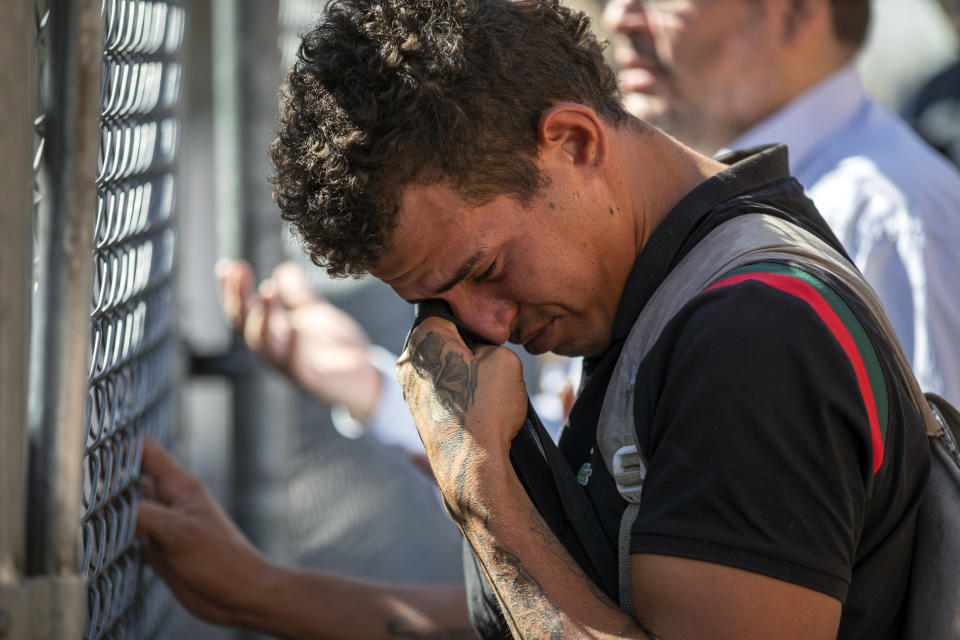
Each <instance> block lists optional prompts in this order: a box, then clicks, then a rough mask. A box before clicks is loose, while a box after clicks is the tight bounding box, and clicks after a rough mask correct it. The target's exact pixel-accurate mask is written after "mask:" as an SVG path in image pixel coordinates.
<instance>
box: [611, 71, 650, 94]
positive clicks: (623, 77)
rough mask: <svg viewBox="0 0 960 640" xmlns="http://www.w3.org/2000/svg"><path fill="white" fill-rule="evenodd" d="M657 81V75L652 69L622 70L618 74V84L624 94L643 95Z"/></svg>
mask: <svg viewBox="0 0 960 640" xmlns="http://www.w3.org/2000/svg"><path fill="white" fill-rule="evenodd" d="M656 81H657V74H656V71H654V70H653V69H652V68H645V67H637V68H633V69H621V70H620V72H619V73H618V74H617V84H619V85H620V90H621V91H623V92H624V93H643V92H644V91H646V90H647V89H649V88H650V87H652V86H653V85H654V83H656Z"/></svg>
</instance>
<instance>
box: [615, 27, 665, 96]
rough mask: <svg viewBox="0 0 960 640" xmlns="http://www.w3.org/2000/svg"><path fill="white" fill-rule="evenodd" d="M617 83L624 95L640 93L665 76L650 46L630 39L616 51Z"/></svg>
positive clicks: (639, 40) (641, 41) (642, 40)
mask: <svg viewBox="0 0 960 640" xmlns="http://www.w3.org/2000/svg"><path fill="white" fill-rule="evenodd" d="M616 59H617V66H618V67H619V71H618V73H617V82H618V83H619V85H620V88H621V90H623V91H624V92H626V93H631V92H642V91H643V90H645V89H647V88H648V87H650V86H651V85H652V84H654V83H655V82H656V81H657V80H658V79H660V78H661V77H663V76H664V75H665V72H666V70H665V69H664V67H663V64H661V62H660V59H659V58H658V57H657V52H656V50H655V49H654V48H653V46H652V44H651V43H649V42H647V41H646V40H644V39H642V38H640V39H638V38H631V39H630V41H629V44H627V43H624V44H623V46H621V47H620V48H619V49H618V50H617V51H616Z"/></svg>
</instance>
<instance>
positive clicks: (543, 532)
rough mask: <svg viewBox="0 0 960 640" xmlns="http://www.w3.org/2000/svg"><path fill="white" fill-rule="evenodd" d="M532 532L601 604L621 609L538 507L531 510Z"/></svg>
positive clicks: (609, 607)
mask: <svg viewBox="0 0 960 640" xmlns="http://www.w3.org/2000/svg"><path fill="white" fill-rule="evenodd" d="M529 515H530V532H531V533H533V534H535V535H536V536H537V537H538V538H539V539H540V541H541V542H542V543H543V548H544V549H546V550H547V551H549V552H550V554H551V555H553V557H555V558H556V559H557V560H559V561H560V562H562V563H563V565H564V566H565V567H566V568H567V570H568V571H570V573H572V574H573V575H574V576H576V577H577V578H578V579H580V580H582V581H583V582H584V584H586V586H587V588H588V589H589V590H590V593H591V594H592V595H593V597H594V598H596V599H597V601H599V602H600V603H601V604H603V605H604V606H605V607H607V608H608V609H613V610H614V611H620V610H621V609H620V607H618V606H617V605H616V604H615V603H614V602H613V601H612V600H611V599H610V597H609V596H607V594H606V593H604V592H603V590H601V589H600V587H598V586H597V585H596V584H595V583H594V581H593V580H592V579H591V578H590V577H589V576H588V575H587V574H586V573H584V572H583V569H581V568H580V565H579V564H577V562H576V560H574V559H573V558H572V557H571V556H570V554H569V553H567V550H566V549H564V548H563V545H562V544H560V541H559V540H557V537H556V536H555V535H554V534H553V531H551V530H550V527H549V526H547V523H546V522H545V521H544V519H543V517H542V516H541V515H540V513H539V512H538V511H537V510H536V509H531V510H530V513H529Z"/></svg>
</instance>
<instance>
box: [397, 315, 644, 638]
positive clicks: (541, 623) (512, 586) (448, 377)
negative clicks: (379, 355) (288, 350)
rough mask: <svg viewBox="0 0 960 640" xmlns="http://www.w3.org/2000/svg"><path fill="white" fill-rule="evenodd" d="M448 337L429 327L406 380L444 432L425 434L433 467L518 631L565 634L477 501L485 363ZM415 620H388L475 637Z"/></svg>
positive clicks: (573, 568)
mask: <svg viewBox="0 0 960 640" xmlns="http://www.w3.org/2000/svg"><path fill="white" fill-rule="evenodd" d="M444 344H445V340H444V338H442V337H441V336H440V335H438V334H436V333H435V332H433V331H430V332H428V333H427V334H426V336H424V337H423V339H422V340H420V341H419V342H418V343H417V344H416V345H415V347H414V348H413V349H411V350H410V351H409V352H408V353H409V364H410V366H409V367H408V368H407V369H406V373H405V374H404V376H403V377H404V379H403V382H402V386H403V388H404V395H405V396H406V397H407V402H408V403H410V405H411V408H412V410H413V413H414V415H415V417H416V416H418V415H419V416H421V417H426V416H429V418H430V420H431V421H432V422H433V423H434V425H436V426H437V427H438V428H437V430H436V434H439V435H438V437H431V438H426V439H425V440H428V441H429V444H428V445H427V446H428V448H429V451H428V453H429V456H430V459H431V461H433V460H436V461H437V462H439V463H440V464H439V465H436V466H434V473H435V474H438V475H437V482H438V483H439V484H440V487H441V494H442V496H443V499H444V504H445V506H446V507H447V511H449V512H450V515H451V516H452V517H453V519H454V521H455V522H456V523H457V525H458V526H459V528H460V530H461V531H462V532H463V535H464V537H466V539H467V540H468V542H469V543H470V545H471V547H472V548H473V551H474V553H475V554H476V555H477V557H478V558H479V559H480V564H481V566H482V567H483V571H484V573H485V574H486V576H487V578H488V580H489V582H490V584H491V585H492V586H493V589H494V592H495V593H496V595H497V599H498V600H499V601H500V605H501V609H502V611H503V614H504V616H505V617H506V619H507V622H508V624H509V625H510V627H511V630H512V632H513V634H514V636H515V637H517V638H522V639H523V640H561V638H562V637H563V635H564V619H563V616H562V615H561V612H560V609H559V608H558V607H557V605H556V604H555V603H554V602H553V600H552V599H551V598H550V596H549V595H548V594H547V592H546V590H545V589H544V588H543V585H542V584H541V583H540V582H539V580H537V578H536V577H535V576H534V575H533V573H532V572H531V571H530V570H529V569H528V568H527V567H526V566H525V565H524V564H523V561H522V560H521V558H520V557H519V556H517V555H516V554H514V553H512V552H510V551H508V550H507V549H504V548H503V547H501V546H498V545H496V544H492V543H491V540H492V536H491V532H490V521H489V518H490V514H489V510H488V508H487V505H485V504H482V503H480V504H474V505H471V499H470V496H469V494H468V488H467V470H468V468H469V462H470V458H471V455H472V453H473V441H472V439H471V438H469V437H467V438H465V437H464V430H465V426H466V415H467V411H468V410H469V409H470V407H471V405H472V404H473V402H474V400H475V394H476V389H477V383H478V363H477V362H470V363H467V361H466V360H465V359H464V357H463V355H462V354H460V353H457V352H455V351H448V350H446V349H445V346H444ZM421 380H427V381H429V382H430V383H432V390H431V392H430V394H429V395H428V396H427V397H426V398H425V399H424V400H423V401H422V402H423V404H421V403H420V402H421V401H420V400H418V395H417V388H418V385H419V383H420V381H421ZM411 400H412V402H411ZM424 405H425V406H424ZM431 435H434V434H431ZM441 475H442V476H443V477H441ZM451 476H452V477H451ZM476 516H481V517H476ZM530 517H531V522H532V525H533V526H532V527H531V531H532V532H533V533H535V534H536V535H538V536H539V537H540V538H541V539H542V540H543V542H544V546H545V547H546V548H547V549H548V550H549V552H550V553H551V554H553V555H554V556H555V557H557V558H558V559H560V560H561V561H562V562H563V563H564V566H566V567H567V568H568V569H569V570H570V572H571V573H572V575H574V576H575V577H576V578H577V579H580V580H583V581H584V582H585V583H586V584H587V586H588V588H589V589H590V591H591V593H593V595H594V596H595V597H596V598H597V599H598V600H600V601H601V602H602V603H603V604H604V605H605V606H607V607H609V608H610V609H613V610H616V611H619V609H618V608H617V607H616V605H614V603H612V602H611V601H610V599H609V598H607V597H606V595H604V594H603V592H602V591H600V589H598V588H597V586H596V585H595V584H593V581H592V580H590V578H589V577H588V576H587V575H585V574H584V573H583V571H582V570H581V569H580V567H579V566H577V565H576V562H574V561H573V559H572V558H570V556H569V555H568V554H567V553H566V550H565V549H563V548H562V546H561V545H560V542H559V541H558V540H557V539H556V537H555V536H554V535H553V532H552V531H550V530H549V528H548V527H547V525H546V523H545V522H544V521H543V520H542V518H540V516H539V514H538V513H537V512H536V510H533V512H532V513H531V514H530ZM408 622H409V621H408V620H406V619H404V618H402V617H400V618H393V619H391V620H390V622H389V623H388V626H387V631H388V633H389V634H390V635H392V636H394V637H404V638H425V639H427V638H429V639H435V640H445V639H447V638H449V639H451V640H453V639H456V638H460V637H471V636H469V635H467V636H457V635H443V634H444V633H451V632H448V631H442V632H431V633H428V634H424V633H420V632H416V631H413V630H411V629H410V626H409V624H407V623H408ZM634 628H636V627H634ZM457 631H459V630H457Z"/></svg>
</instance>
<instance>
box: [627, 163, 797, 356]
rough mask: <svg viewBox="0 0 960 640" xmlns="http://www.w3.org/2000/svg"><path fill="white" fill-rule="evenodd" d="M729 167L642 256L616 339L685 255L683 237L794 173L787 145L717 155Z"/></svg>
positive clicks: (675, 214)
mask: <svg viewBox="0 0 960 640" xmlns="http://www.w3.org/2000/svg"><path fill="white" fill-rule="evenodd" d="M717 160H719V161H721V162H724V163H726V164H728V165H730V167H729V168H728V169H726V170H724V171H721V172H720V173H718V174H717V175H715V176H712V177H710V178H708V179H707V180H704V181H703V182H701V183H700V184H699V185H697V186H696V187H695V188H694V189H693V190H692V191H690V192H689V193H688V194H687V195H685V196H684V197H683V198H682V199H681V200H680V201H679V202H678V203H677V204H676V205H674V207H673V208H672V209H671V210H670V212H669V213H668V214H667V216H666V217H665V218H664V219H663V221H662V222H661V223H660V225H659V226H658V227H657V228H656V229H655V230H654V231H653V233H652V234H651V235H650V239H649V240H648V241H647V244H646V246H645V247H644V248H643V249H641V251H640V253H639V254H638V255H637V259H636V262H634V264H633V269H632V271H631V272H630V275H629V276H628V278H627V283H626V285H625V286H624V289H623V295H622V296H621V297H620V304H619V305H618V307H617V312H616V314H615V315H614V320H613V331H612V338H613V341H614V343H617V342H620V341H622V340H624V339H625V338H626V337H627V334H628V333H629V332H630V329H631V327H633V324H634V322H636V319H637V317H638V316H639V315H640V311H641V310H642V309H643V307H644V306H645V305H646V304H647V301H648V300H649V299H650V296H652V295H653V292H654V291H656V289H657V287H658V286H660V283H661V282H662V281H663V279H664V278H666V277H667V274H668V273H670V270H671V269H672V268H673V266H674V265H675V264H676V262H678V261H679V259H680V258H681V257H682V256H681V255H679V254H680V252H681V249H682V248H683V243H684V241H685V240H686V239H687V238H688V237H689V235H690V233H691V232H692V231H693V230H694V229H695V228H696V226H697V225H698V224H699V223H700V222H701V221H703V219H704V218H706V217H707V214H709V213H710V211H711V210H713V209H715V208H716V207H717V206H718V205H719V204H721V203H723V202H725V201H727V200H730V199H732V198H735V197H737V196H739V195H742V194H744V193H747V192H749V191H753V190H755V189H759V188H760V187H764V186H766V185H769V184H773V183H775V182H779V181H780V180H783V179H785V178H788V177H790V167H789V161H788V158H787V148H786V146H784V145H782V144H777V145H768V146H765V147H756V148H752V149H745V150H743V151H737V152H734V153H730V154H728V155H725V156H722V157H718V158H717Z"/></svg>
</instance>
